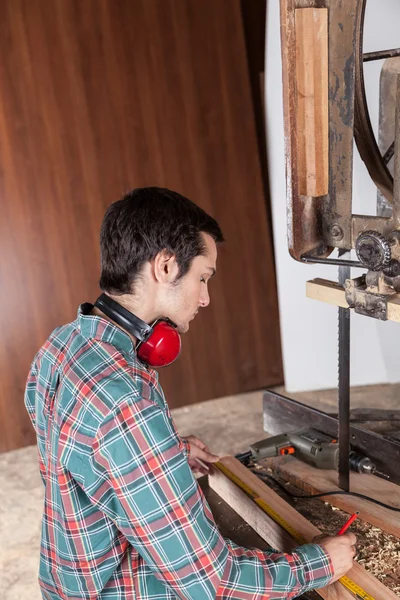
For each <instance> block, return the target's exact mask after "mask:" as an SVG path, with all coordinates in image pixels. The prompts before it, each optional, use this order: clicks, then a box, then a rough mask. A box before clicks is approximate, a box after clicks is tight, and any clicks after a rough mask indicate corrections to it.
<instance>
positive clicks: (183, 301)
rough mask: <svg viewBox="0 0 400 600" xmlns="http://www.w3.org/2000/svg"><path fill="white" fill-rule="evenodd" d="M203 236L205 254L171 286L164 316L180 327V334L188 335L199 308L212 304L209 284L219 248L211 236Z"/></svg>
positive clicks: (195, 260) (194, 261)
mask: <svg viewBox="0 0 400 600" xmlns="http://www.w3.org/2000/svg"><path fill="white" fill-rule="evenodd" d="M201 236H202V238H203V240H204V244H205V248H206V251H205V254H204V255H202V256H196V258H194V259H193V262H192V264H191V267H190V269H189V271H188V272H187V273H186V275H185V276H184V277H182V278H181V279H179V280H178V282H177V283H174V284H171V286H170V289H169V294H168V302H167V305H166V308H167V311H165V312H166V314H164V316H166V317H168V318H169V319H171V321H173V322H174V323H175V324H176V325H177V326H178V331H179V333H186V332H187V331H188V329H189V324H190V321H192V320H193V319H194V318H195V316H196V315H197V313H198V311H199V308H201V307H206V306H208V305H209V304H210V296H209V293H208V282H209V280H210V278H211V277H212V276H213V275H214V274H215V271H216V263H217V247H216V244H215V241H214V239H213V238H212V237H211V236H210V235H208V234H206V233H202V234H201Z"/></svg>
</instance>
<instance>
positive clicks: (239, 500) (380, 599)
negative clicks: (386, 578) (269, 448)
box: [209, 456, 397, 600]
mask: <svg viewBox="0 0 400 600" xmlns="http://www.w3.org/2000/svg"><path fill="white" fill-rule="evenodd" d="M221 462H222V463H223V464H224V465H225V466H226V467H227V468H228V469H229V470H230V471H232V472H233V473H234V474H235V475H236V476H237V477H239V478H240V479H241V480H242V481H243V482H245V483H246V484H247V485H249V486H250V487H251V488H252V489H253V490H254V491H255V492H256V493H257V494H258V496H259V497H260V498H261V499H263V500H264V501H265V502H266V503H267V504H268V505H269V506H270V507H271V508H272V509H273V510H274V511H276V512H277V513H278V514H279V515H280V516H281V517H282V518H283V519H285V521H286V522H288V523H289V525H291V527H293V528H294V529H295V530H296V531H297V532H298V533H299V534H300V535H302V536H303V537H304V538H305V539H306V540H307V541H308V542H311V541H312V540H313V538H314V537H315V536H317V535H319V534H320V531H319V529H318V528H317V527H315V526H314V525H312V524H311V523H310V522H309V521H307V519H305V518H304V517H303V516H302V515H301V514H300V513H298V512H297V511H296V510H295V509H294V508H293V507H292V506H290V505H289V504H288V503H287V502H285V500H283V499H282V498H281V497H280V496H278V495H277V494H276V493H275V492H274V491H273V490H271V489H270V488H269V487H268V486H267V485H265V484H264V483H263V482H262V481H260V480H259V479H258V477H257V476H256V475H254V474H253V473H251V472H250V471H249V470H248V469H247V468H246V467H245V466H244V465H242V464H241V463H240V462H239V461H238V460H236V459H235V458H234V457H232V456H226V457H224V458H222V459H221ZM209 482H210V486H211V488H212V489H214V490H215V491H216V492H217V493H218V494H219V495H221V497H222V498H223V499H226V501H227V502H228V503H230V502H233V503H234V506H233V505H232V504H231V506H232V508H234V509H235V510H236V512H238V514H239V515H240V516H242V518H244V519H245V520H246V516H247V518H250V519H251V520H252V523H251V524H252V527H253V528H254V529H255V530H256V531H257V533H258V534H259V535H260V536H261V537H263V536H264V535H265V536H266V537H267V538H268V539H266V541H268V542H269V543H271V545H273V546H277V545H278V544H279V535H280V533H279V529H280V528H279V526H278V525H274V526H272V525H271V524H268V525H267V526H266V525H265V522H266V521H267V519H269V517H267V515H265V514H264V513H262V514H260V512H257V511H253V509H252V508H249V504H250V505H254V503H253V501H252V500H251V499H250V498H248V497H247V496H246V495H245V494H243V495H237V494H232V486H231V485H230V483H227V478H226V477H225V475H223V474H222V473H221V472H219V471H216V473H215V474H213V475H211V476H210V478H209ZM226 490H228V491H226ZM261 512H262V511H261ZM260 524H261V525H260ZM271 527H272V532H271V531H270V530H271ZM278 528H279V529H278ZM270 540H271V541H270ZM278 549H279V550H284V548H283V547H282V548H279V547H278ZM348 577H349V578H350V579H351V580H352V581H354V582H355V583H356V584H357V585H359V586H360V587H361V588H363V589H364V590H365V591H366V592H367V593H368V594H370V595H371V596H372V597H373V598H374V600H395V599H396V598H397V596H396V595H395V594H393V592H391V591H390V590H388V589H387V588H386V587H385V586H384V585H383V584H382V583H380V582H379V581H378V580H377V579H375V577H373V576H372V575H370V574H369V573H367V571H365V569H363V568H362V567H361V566H360V565H358V564H357V563H355V564H354V567H353V568H352V569H351V570H350V571H349V573H348ZM318 593H319V594H320V595H321V596H322V597H323V598H324V599H326V600H350V599H352V600H354V596H353V594H351V593H350V592H349V591H348V590H347V589H346V588H345V587H344V586H343V585H342V584H340V583H339V582H336V583H334V584H332V585H330V586H328V587H327V588H323V589H320V590H318Z"/></svg>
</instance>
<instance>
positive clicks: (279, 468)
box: [273, 458, 400, 538]
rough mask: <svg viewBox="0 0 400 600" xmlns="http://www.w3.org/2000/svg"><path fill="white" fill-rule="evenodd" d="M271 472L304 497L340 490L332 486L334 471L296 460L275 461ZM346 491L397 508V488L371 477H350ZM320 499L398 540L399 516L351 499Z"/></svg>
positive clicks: (399, 499)
mask: <svg viewBox="0 0 400 600" xmlns="http://www.w3.org/2000/svg"><path fill="white" fill-rule="evenodd" d="M273 468H274V470H275V471H276V472H277V473H278V474H279V475H281V476H282V477H283V478H284V479H285V480H287V481H290V482H291V483H293V484H295V485H296V486H297V487H298V488H300V489H302V490H304V491H305V492H307V493H308V494H319V493H322V492H333V491H339V490H340V488H339V487H338V486H337V484H336V482H337V472H336V471H334V470H332V471H328V470H325V469H316V468H315V467H312V466H311V465H307V464H306V463H304V462H302V461H300V460H297V459H296V458H290V459H288V460H287V461H281V460H276V461H275V462H274V467H273ZM350 489H351V491H352V492H356V493H358V494H365V495H366V496H370V497H371V498H375V500H380V501H381V502H384V503H385V504H389V505H390V506H393V507H394V508H400V487H399V486H398V485H396V484H395V483H391V482H390V481H386V480H385V479H381V478H378V477H375V476H374V475H366V474H361V473H350ZM323 499H324V500H325V501H326V502H329V503H330V504H332V505H333V506H337V507H338V508H341V509H342V510H344V511H346V512H348V513H353V512H355V511H356V510H358V511H360V518H361V519H363V520H364V521H367V522H368V523H371V525H375V526H376V527H379V528H380V529H382V530H383V531H386V532H387V533H391V534H393V535H395V536H397V537H399V538H400V512H394V511H391V510H389V509H387V508H383V507H382V506H378V505H377V504H373V503H372V502H368V500H362V499H361V498H357V497H355V496H344V495H343V496H342V495H340V496H326V497H324V498H323Z"/></svg>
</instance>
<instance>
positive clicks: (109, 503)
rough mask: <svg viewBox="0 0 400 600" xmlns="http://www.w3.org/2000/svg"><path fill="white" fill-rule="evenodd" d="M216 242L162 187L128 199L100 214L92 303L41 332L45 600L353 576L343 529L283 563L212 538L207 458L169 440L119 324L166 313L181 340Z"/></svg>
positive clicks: (206, 592)
mask: <svg viewBox="0 0 400 600" xmlns="http://www.w3.org/2000/svg"><path fill="white" fill-rule="evenodd" d="M222 240H223V237H222V233H221V230H220V227H219V225H218V224H217V222H216V221H215V220H214V219H212V218H211V217H210V216H209V215H207V214H206V213H205V212H204V211H203V210H202V209H200V208H199V207H197V206H196V205H195V204H193V203H192V202H190V201H189V200H188V199H187V198H184V197H183V196H181V195H179V194H177V193H174V192H170V191H168V190H165V189H160V188H143V189H136V190H133V191H132V192H131V193H129V194H128V195H127V196H125V197H124V198H123V199H122V200H120V201H118V202H116V203H114V204H112V205H111V206H110V207H109V209H108V211H107V212H106V215H105V217H104V221H103V224H102V229H101V240H100V241H101V279H100V287H101V289H102V291H103V293H104V295H103V296H102V298H103V302H101V301H100V302H96V306H93V305H90V304H83V305H82V306H81V307H80V308H79V312H78V317H77V319H76V320H75V321H74V322H72V323H69V324H68V325H65V326H63V327H59V328H57V329H56V330H55V331H54V332H53V333H52V334H51V336H50V337H49V339H48V340H47V342H46V343H45V344H44V346H43V347H42V348H41V349H40V351H39V352H38V354H37V355H36V357H35V359H34V361H33V364H32V367H31V372H30V374H29V378H28V383H27V388H26V398H25V402H26V407H27V409H28V411H29V414H30V416H31V419H32V422H33V425H34V427H35V429H36V433H37V442H38V448H39V460H40V470H41V475H42V478H43V482H44V485H45V505H44V515H43V523H42V540H41V561H40V575H39V579H40V586H41V590H42V595H43V598H46V599H48V600H55V599H58V598H63V599H67V598H68V599H82V598H85V599H94V598H99V599H101V600H103V599H107V600H120V599H134V598H135V599H146V600H150V599H151V600H164V599H165V600H166V599H172V598H182V599H193V600H205V599H212V598H243V599H244V598H249V599H250V598H251V599H257V598H259V599H261V598H262V599H267V598H271V599H278V598H294V597H295V596H298V595H300V594H301V593H302V592H304V591H306V590H308V589H312V588H316V587H322V586H324V585H326V584H328V583H330V582H332V581H334V580H336V579H338V578H339V577H340V576H342V575H343V574H344V573H345V572H346V571H347V570H348V569H349V568H350V567H351V565H352V558H353V556H354V553H355V550H354V543H355V537H354V536H353V535H352V534H348V535H346V536H342V537H340V538H324V539H322V540H320V541H319V542H318V544H307V545H305V546H302V547H300V548H298V549H296V550H295V551H294V552H292V553H291V554H281V553H278V552H276V551H273V550H270V551H267V552H261V551H259V550H249V549H245V548H241V547H238V546H236V545H235V544H233V543H232V542H230V541H229V540H225V539H223V538H222V537H221V535H220V534H219V532H218V530H217V528H216V526H215V523H214V520H213V516H212V514H211V512H210V510H209V508H208V506H207V504H206V502H205V500H204V498H203V495H202V493H201V491H200V489H199V487H198V485H197V481H196V479H195V477H194V476H193V472H192V469H193V470H199V469H201V465H200V463H199V462H198V460H197V459H200V460H201V461H203V462H204V463H206V464H210V463H213V462H215V461H216V460H217V459H218V457H217V456H215V455H213V454H211V453H210V451H209V449H208V448H207V447H206V446H205V445H204V444H203V443H202V442H200V440H198V439H197V438H195V437H194V436H192V437H190V438H188V439H186V440H185V439H181V438H180V437H179V435H178V433H177V432H176V430H175V427H174V423H173V421H172V419H171V415H170V412H169V409H168V406H167V404H166V402H165V399H164V395H163V392H162V389H161V387H160V385H159V383H158V379H157V374H156V372H155V371H154V369H152V368H150V366H149V365H147V364H145V363H144V362H143V360H142V359H141V358H140V356H141V352H142V344H140V345H138V339H137V338H136V336H135V335H134V334H133V333H132V330H131V327H130V325H129V323H131V322H137V323H139V324H142V325H144V328H146V327H147V324H153V323H154V322H155V321H156V320H157V319H159V318H162V317H163V318H167V319H169V320H170V321H171V322H172V323H173V324H175V326H176V328H177V330H178V331H179V332H180V333H185V332H186V331H187V330H188V329H189V324H190V321H191V320H192V319H194V317H195V315H196V314H197V312H198V310H199V309H200V308H204V307H206V306H207V305H208V304H209V302H210V298H209V294H208V287H207V286H208V282H209V280H210V278H211V277H212V276H213V275H214V274H215V272H216V261H217V244H218V243H219V242H222ZM115 303H117V304H115ZM110 306H111V307H114V308H115V309H116V312H115V313H113V312H112V311H111V312H110V310H111V309H110ZM121 307H122V308H121ZM121 311H122V312H121ZM126 311H127V312H126ZM122 313H123V314H124V315H125V317H126V321H124V320H122V321H121V318H122V317H121V314H122ZM110 314H111V315H114V314H115V318H111V317H110ZM125 317H124V318H125ZM132 320H133V321H132ZM125 322H126V323H127V326H126V328H125V327H123V326H121V323H125ZM155 327H156V326H154V330H155ZM169 327H171V331H175V330H174V329H173V327H172V326H169ZM149 329H150V328H149ZM133 331H138V334H137V335H141V334H140V333H139V331H142V330H141V329H140V327H139V328H137V329H133ZM139 341H140V340H139ZM143 343H144V342H143Z"/></svg>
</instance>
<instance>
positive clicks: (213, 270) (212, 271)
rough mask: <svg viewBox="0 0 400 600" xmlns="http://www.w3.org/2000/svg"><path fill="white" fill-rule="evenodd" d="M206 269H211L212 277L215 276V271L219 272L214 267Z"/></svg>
mask: <svg viewBox="0 0 400 600" xmlns="http://www.w3.org/2000/svg"><path fill="white" fill-rule="evenodd" d="M206 269H210V271H211V277H214V275H215V273H216V272H217V271H216V270H215V269H214V267H206Z"/></svg>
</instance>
